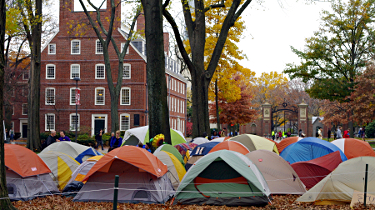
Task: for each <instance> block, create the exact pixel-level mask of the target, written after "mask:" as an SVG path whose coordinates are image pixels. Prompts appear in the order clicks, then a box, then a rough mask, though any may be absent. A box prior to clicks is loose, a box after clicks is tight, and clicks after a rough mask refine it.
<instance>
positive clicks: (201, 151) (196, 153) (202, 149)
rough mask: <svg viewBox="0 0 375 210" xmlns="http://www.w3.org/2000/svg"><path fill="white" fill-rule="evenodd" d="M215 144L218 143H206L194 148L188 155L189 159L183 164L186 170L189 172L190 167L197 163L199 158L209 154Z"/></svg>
mask: <svg viewBox="0 0 375 210" xmlns="http://www.w3.org/2000/svg"><path fill="white" fill-rule="evenodd" d="M217 144H219V142H208V143H204V144H201V145H199V146H197V147H195V148H194V149H193V151H192V152H191V153H190V159H189V160H188V162H187V163H186V164H185V168H186V170H189V168H190V167H191V165H193V164H194V163H195V162H197V161H198V160H199V159H200V158H201V157H203V156H204V155H207V154H208V153H209V152H210V150H211V149H212V148H213V147H214V146H216V145H217Z"/></svg>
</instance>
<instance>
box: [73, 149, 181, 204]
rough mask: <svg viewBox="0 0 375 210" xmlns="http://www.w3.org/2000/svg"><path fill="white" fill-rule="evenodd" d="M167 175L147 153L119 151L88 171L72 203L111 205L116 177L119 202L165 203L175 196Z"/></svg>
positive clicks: (153, 157)
mask: <svg viewBox="0 0 375 210" xmlns="http://www.w3.org/2000/svg"><path fill="white" fill-rule="evenodd" d="M167 171H168V167H167V166H166V165H164V164H163V163H162V162H161V161H160V160H159V159H158V158H157V157H156V156H155V155H153V154H151V153H150V152H148V151H147V150H145V149H142V148H139V147H135V146H124V147H119V148H116V149H114V150H112V151H111V152H109V153H107V154H106V155H104V157H102V158H101V159H100V160H99V161H98V162H97V163H96V164H95V165H94V166H93V167H92V168H91V170H90V171H89V172H88V173H87V175H86V177H85V178H84V181H87V182H86V184H85V185H84V186H83V187H82V189H81V190H80V191H79V192H78V194H77V195H76V196H75V197H74V199H73V201H97V202H102V201H111V202H112V200H113V185H114V179H115V175H119V190H118V201H119V202H124V203H139V202H142V203H164V202H166V201H167V200H169V199H170V198H171V197H172V196H173V195H174V190H173V186H172V183H171V181H170V180H169V178H168V175H167Z"/></svg>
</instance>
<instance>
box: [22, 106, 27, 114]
mask: <svg viewBox="0 0 375 210" xmlns="http://www.w3.org/2000/svg"><path fill="white" fill-rule="evenodd" d="M27 114H28V109H27V104H22V115H27Z"/></svg>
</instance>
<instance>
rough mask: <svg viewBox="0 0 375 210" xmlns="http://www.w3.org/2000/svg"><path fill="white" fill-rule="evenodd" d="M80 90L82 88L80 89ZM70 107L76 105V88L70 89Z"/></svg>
mask: <svg viewBox="0 0 375 210" xmlns="http://www.w3.org/2000/svg"><path fill="white" fill-rule="evenodd" d="M78 90H80V88H78ZM69 105H76V88H75V87H72V88H70V102H69Z"/></svg>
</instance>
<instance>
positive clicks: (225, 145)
mask: <svg viewBox="0 0 375 210" xmlns="http://www.w3.org/2000/svg"><path fill="white" fill-rule="evenodd" d="M224 149H226V150H230V151H234V152H239V153H241V154H243V155H246V154H247V153H249V152H250V151H249V150H248V149H247V148H246V147H245V146H244V145H243V144H241V143H240V142H237V141H223V142H221V143H219V144H217V145H216V146H214V147H213V148H212V149H211V150H210V152H209V153H212V152H216V151H219V150H224Z"/></svg>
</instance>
